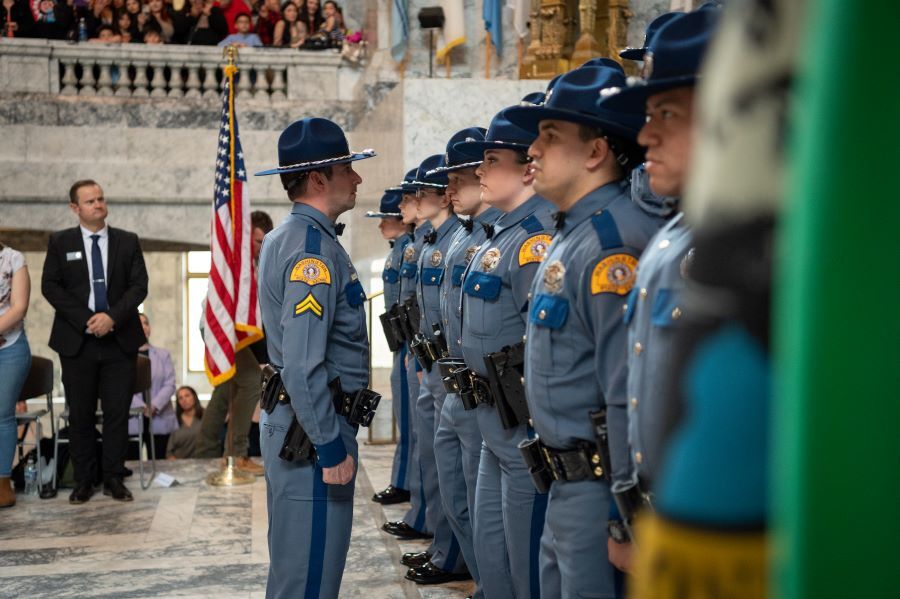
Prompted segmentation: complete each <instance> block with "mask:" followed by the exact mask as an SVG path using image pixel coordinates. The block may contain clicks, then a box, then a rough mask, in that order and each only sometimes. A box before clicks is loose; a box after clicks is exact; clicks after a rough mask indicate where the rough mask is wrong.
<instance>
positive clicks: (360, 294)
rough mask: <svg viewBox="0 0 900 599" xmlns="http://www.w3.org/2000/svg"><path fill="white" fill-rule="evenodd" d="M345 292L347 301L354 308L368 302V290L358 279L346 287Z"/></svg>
mask: <svg viewBox="0 0 900 599" xmlns="http://www.w3.org/2000/svg"><path fill="white" fill-rule="evenodd" d="M344 293H346V294H347V303H348V304H350V305H351V306H353V307H354V308H356V307H357V306H362V305H363V304H364V303H366V291H365V290H364V289H363V286H362V283H360V282H359V281H358V280H357V281H353V282H352V283H349V284H348V285H347V286H346V287H344Z"/></svg>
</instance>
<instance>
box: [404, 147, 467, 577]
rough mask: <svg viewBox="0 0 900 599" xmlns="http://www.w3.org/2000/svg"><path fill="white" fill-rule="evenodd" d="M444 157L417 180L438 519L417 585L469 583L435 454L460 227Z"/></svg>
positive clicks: (420, 349)
mask: <svg viewBox="0 0 900 599" xmlns="http://www.w3.org/2000/svg"><path fill="white" fill-rule="evenodd" d="M443 158H444V157H443V155H440V154H436V155H434V156H429V157H428V158H426V159H425V160H423V161H422V164H420V165H419V172H418V174H417V176H416V180H415V181H414V182H413V183H412V185H413V186H415V187H416V188H417V191H416V197H417V198H418V200H419V217H420V218H425V219H427V220H428V222H430V223H431V225H432V227H433V229H432V231H431V232H430V233H429V234H428V235H426V236H425V244H424V245H423V246H422V251H421V254H420V256H419V280H418V284H417V285H416V297H417V298H418V303H419V312H420V315H421V318H420V321H419V334H418V335H417V337H416V339H415V340H414V341H413V342H412V343H411V344H410V350H411V351H412V352H413V354H414V355H415V356H416V359H417V360H418V362H419V364H420V365H421V366H422V369H423V370H422V384H421V386H420V388H419V398H418V401H417V402H416V434H417V437H418V447H419V464H420V466H421V468H422V483H423V487H424V489H425V501H426V504H427V506H428V512H429V515H433V521H434V528H433V530H434V540H433V541H432V543H431V547H429V549H428V553H429V554H430V555H431V558H430V559H429V561H428V562H427V563H425V564H424V565H422V566H418V567H413V568H410V569H409V570H408V571H407V573H406V578H407V579H409V580H412V581H413V582H415V583H417V584H440V583H443V582H448V581H451V580H464V579H467V578H469V574H468V571H467V569H466V565H465V562H464V560H463V558H462V556H461V554H460V547H459V543H458V541H457V540H456V536H455V535H454V534H453V531H452V529H451V528H450V523H449V522H448V520H447V516H446V514H445V513H444V506H443V501H442V499H441V494H442V492H443V489H441V488H440V484H439V480H438V474H437V463H436V461H435V454H434V436H435V432H436V431H437V415H438V414H440V412H441V409H442V408H443V405H444V397H445V396H446V392H445V391H444V384H443V381H442V380H441V372H440V369H439V368H438V366H437V365H436V364H435V362H437V360H438V359H439V358H440V357H441V356H442V355H443V354H444V353H445V352H446V340H445V338H444V335H443V332H442V330H441V328H440V323H441V322H442V316H441V293H440V290H441V283H442V281H443V277H444V257H445V256H446V254H447V247H448V246H449V245H450V240H451V239H452V238H453V233H454V232H455V231H456V230H457V229H458V228H459V227H460V223H459V219H458V218H457V217H456V215H454V214H453V209H452V206H451V205H450V200H449V199H448V198H447V197H446V195H445V190H446V188H447V174H446V173H444V172H433V173H432V174H429V171H434V170H435V169H436V168H437V167H440V166H442V165H443Z"/></svg>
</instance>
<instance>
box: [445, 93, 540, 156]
mask: <svg viewBox="0 0 900 599" xmlns="http://www.w3.org/2000/svg"><path fill="white" fill-rule="evenodd" d="M538 98H540V99H543V94H528V95H527V96H525V97H524V98H522V101H521V102H520V103H519V106H525V107H529V106H531V107H533V106H538V104H535V103H534V102H532V100H536V99H538ZM511 108H512V107H511ZM509 110H510V108H504V109H503V110H501V111H500V112H498V113H497V115H496V116H494V118H493V119H492V120H491V126H490V127H488V130H487V135H485V136H484V141H475V140H472V141H464V142H462V143H458V144H456V149H457V150H458V151H460V152H463V153H465V154H466V155H468V156H471V157H473V158H475V157H477V158H478V159H479V160H481V159H482V157H483V156H484V153H485V152H486V151H487V150H519V151H523V152H524V151H527V150H528V146H530V145H531V142H533V141H534V138H535V137H537V133H536V132H533V131H527V130H525V129H522V128H521V127H518V126H516V125H513V124H512V123H511V122H510V121H509V118H508V117H507V115H506V113H507V112H508V111H509Z"/></svg>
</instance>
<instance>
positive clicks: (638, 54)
mask: <svg viewBox="0 0 900 599" xmlns="http://www.w3.org/2000/svg"><path fill="white" fill-rule="evenodd" d="M646 51H647V50H646V48H625V49H624V50H622V51H621V52H619V58H624V59H625V60H644V52H646Z"/></svg>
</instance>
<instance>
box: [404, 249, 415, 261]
mask: <svg viewBox="0 0 900 599" xmlns="http://www.w3.org/2000/svg"><path fill="white" fill-rule="evenodd" d="M415 259H416V248H414V247H413V246H411V245H410V246H407V248H406V249H405V250H403V261H404V262H414V261H415Z"/></svg>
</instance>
